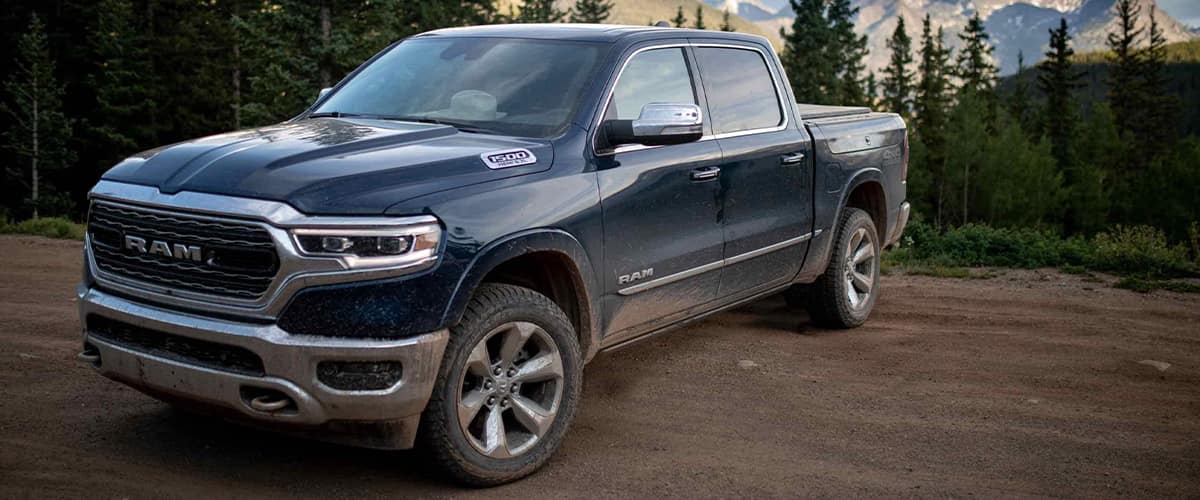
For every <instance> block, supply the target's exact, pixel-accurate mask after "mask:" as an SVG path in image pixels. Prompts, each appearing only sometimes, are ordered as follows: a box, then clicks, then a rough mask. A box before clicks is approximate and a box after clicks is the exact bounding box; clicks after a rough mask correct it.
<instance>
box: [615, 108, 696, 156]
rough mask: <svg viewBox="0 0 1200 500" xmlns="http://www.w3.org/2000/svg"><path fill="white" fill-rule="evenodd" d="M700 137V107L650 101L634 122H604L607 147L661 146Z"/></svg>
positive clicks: (690, 140)
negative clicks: (627, 145) (632, 145)
mask: <svg viewBox="0 0 1200 500" xmlns="http://www.w3.org/2000/svg"><path fill="white" fill-rule="evenodd" d="M703 135H704V119H703V117H702V115H701V114H700V106H697V105H695V104H683V103H662V102H652V103H650V104H647V105H645V106H642V112H641V114H640V115H638V117H637V119H636V120H608V121H606V122H604V137H605V139H606V141H607V142H608V145H609V146H610V147H611V146H618V145H621V144H644V145H646V146H665V145H669V144H683V143H685V142H692V141H695V140H699V139H700V137H701V136H703Z"/></svg>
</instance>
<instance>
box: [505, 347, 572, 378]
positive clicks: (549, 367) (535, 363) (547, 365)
mask: <svg viewBox="0 0 1200 500" xmlns="http://www.w3.org/2000/svg"><path fill="white" fill-rule="evenodd" d="M562 376H563V366H562V359H561V358H560V357H559V355H558V352H544V353H542V354H539V355H538V356H537V357H535V358H533V359H530V360H529V361H526V362H524V363H522V364H521V366H520V368H519V369H518V370H517V376H515V377H513V380H516V381H518V382H521V383H526V382H540V381H543V380H557V379H561V378H562Z"/></svg>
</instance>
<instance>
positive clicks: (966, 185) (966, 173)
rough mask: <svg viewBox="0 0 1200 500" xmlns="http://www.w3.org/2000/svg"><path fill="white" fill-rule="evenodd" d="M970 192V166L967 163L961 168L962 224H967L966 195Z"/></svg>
mask: <svg viewBox="0 0 1200 500" xmlns="http://www.w3.org/2000/svg"><path fill="white" fill-rule="evenodd" d="M970 190H971V164H970V163H967V164H966V165H964V166H963V218H962V223H963V224H966V223H967V195H968V193H969V192H970Z"/></svg>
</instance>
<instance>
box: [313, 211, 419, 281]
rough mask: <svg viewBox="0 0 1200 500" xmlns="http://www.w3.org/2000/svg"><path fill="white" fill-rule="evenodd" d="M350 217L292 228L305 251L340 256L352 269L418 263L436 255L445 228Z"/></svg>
mask: <svg viewBox="0 0 1200 500" xmlns="http://www.w3.org/2000/svg"><path fill="white" fill-rule="evenodd" d="M353 222H354V221H347V223H346V224H344V225H345V227H334V226H336V225H337V224H333V223H331V224H328V225H324V224H323V225H322V226H321V227H302V228H293V229H292V237H293V238H294V239H295V242H296V247H297V249H298V250H299V251H300V253H301V254H302V255H305V256H310V257H337V258H339V259H341V260H342V262H343V263H344V265H345V266H346V267H347V268H349V269H362V268H378V267H409V266H413V267H419V266H420V264H423V263H427V264H432V262H433V261H434V260H436V259H437V250H438V243H439V241H440V240H441V236H442V229H441V227H440V226H438V224H437V223H436V222H428V223H420V224H403V225H395V226H386V225H380V224H372V225H363V224H355V223H353Z"/></svg>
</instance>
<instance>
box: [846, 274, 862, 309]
mask: <svg viewBox="0 0 1200 500" xmlns="http://www.w3.org/2000/svg"><path fill="white" fill-rule="evenodd" d="M846 298H848V299H850V307H852V308H855V309H857V308H858V302H859V298H858V292H857V291H855V290H854V283H853V282H851V281H850V280H846Z"/></svg>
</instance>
